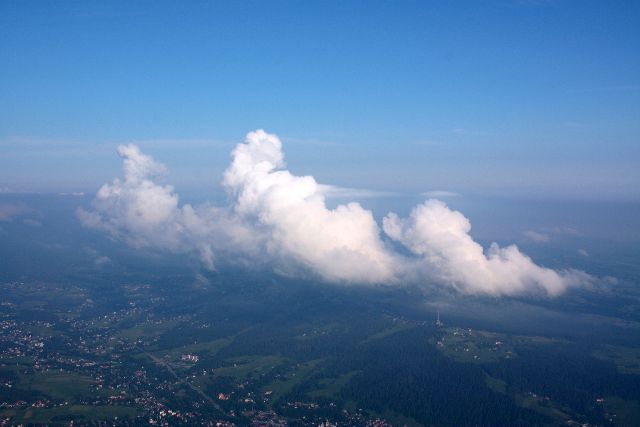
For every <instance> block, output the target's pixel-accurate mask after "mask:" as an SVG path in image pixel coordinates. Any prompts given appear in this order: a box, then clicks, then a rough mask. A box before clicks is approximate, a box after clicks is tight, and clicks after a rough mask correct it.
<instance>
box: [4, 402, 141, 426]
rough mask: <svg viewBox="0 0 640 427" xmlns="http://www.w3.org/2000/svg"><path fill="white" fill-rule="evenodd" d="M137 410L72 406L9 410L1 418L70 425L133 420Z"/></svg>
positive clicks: (124, 407)
mask: <svg viewBox="0 0 640 427" xmlns="http://www.w3.org/2000/svg"><path fill="white" fill-rule="evenodd" d="M139 414H140V413H139V411H137V410H136V409H135V408H130V407H126V406H88V405H70V406H61V407H57V408H27V409H17V410H14V409H8V410H5V411H2V412H0V416H3V417H11V421H12V422H14V423H41V424H43V423H47V424H64V425H68V424H69V420H76V421H77V420H102V419H108V418H115V417H120V418H126V417H129V418H133V417H135V416H136V415H139Z"/></svg>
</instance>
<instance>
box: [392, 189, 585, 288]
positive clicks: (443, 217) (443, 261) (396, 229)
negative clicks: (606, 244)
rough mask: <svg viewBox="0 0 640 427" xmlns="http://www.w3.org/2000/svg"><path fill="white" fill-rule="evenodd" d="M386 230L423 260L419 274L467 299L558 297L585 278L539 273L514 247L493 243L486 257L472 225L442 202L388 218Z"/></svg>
mask: <svg viewBox="0 0 640 427" xmlns="http://www.w3.org/2000/svg"><path fill="white" fill-rule="evenodd" d="M383 224H384V231H385V232H386V233H387V235H389V236H390V237H391V238H392V239H394V240H397V241H398V242H400V243H402V244H403V245H404V246H405V247H407V248H408V249H409V250H410V251H411V252H412V253H413V254H415V255H416V256H418V257H419V258H418V261H417V262H416V263H415V268H416V269H418V270H419V271H421V272H422V273H423V274H424V275H425V276H427V277H433V278H434V279H436V280H437V281H439V282H442V283H446V284H449V285H451V286H453V287H454V288H456V289H458V290H459V291H462V292H465V293H469V294H489V295H515V294H522V293H528V292H536V291H543V292H544V293H546V294H548V295H558V294H560V293H562V292H563V291H565V289H566V288H567V287H569V286H572V285H577V284H578V283H579V282H580V281H581V280H583V279H584V278H585V277H584V276H585V275H583V274H581V273H579V272H574V271H566V272H560V273H559V272H556V271H554V270H551V269H548V268H543V267H540V266H538V265H536V264H535V263H534V262H533V261H532V260H531V258H529V257H528V256H526V255H524V254H523V253H522V252H520V250H519V249H518V248H517V247H516V246H515V245H510V246H507V247H505V248H501V247H499V246H498V245H497V244H496V243H492V244H491V246H490V247H489V249H488V250H487V251H486V253H485V251H484V249H483V248H482V246H480V244H478V243H477V242H475V241H474V240H473V238H472V237H471V236H470V235H469V231H470V230H471V224H470V223H469V220H468V219H467V218H466V217H465V216H464V215H463V214H462V213H460V212H458V211H452V210H451V209H449V208H448V207H447V205H445V204H444V203H443V202H441V201H439V200H433V199H432V200H428V201H426V202H425V203H423V204H421V205H418V206H417V207H415V208H414V209H413V211H412V212H411V214H410V215H409V218H406V219H401V218H399V217H398V216H397V215H396V214H394V213H390V214H389V215H387V216H386V217H385V218H384V222H383Z"/></svg>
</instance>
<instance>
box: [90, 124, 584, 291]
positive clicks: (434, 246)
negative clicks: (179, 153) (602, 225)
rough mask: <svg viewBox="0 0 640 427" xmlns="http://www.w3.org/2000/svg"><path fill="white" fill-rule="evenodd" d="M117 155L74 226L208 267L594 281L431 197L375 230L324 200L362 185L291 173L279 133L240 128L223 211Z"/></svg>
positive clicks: (395, 279)
mask: <svg viewBox="0 0 640 427" xmlns="http://www.w3.org/2000/svg"><path fill="white" fill-rule="evenodd" d="M118 154H119V155H120V157H122V159H123V172H124V178H123V179H122V180H120V179H115V180H114V181H113V182H112V183H111V184H105V185H104V186H102V187H101V188H100V190H99V191H98V193H97V195H96V197H95V199H94V200H93V205H92V209H91V210H88V211H87V210H80V211H79V212H78V215H79V217H80V220H81V221H82V223H83V224H84V225H85V226H88V227H91V228H95V229H99V230H103V231H105V232H106V233H108V234H109V235H110V236H111V237H112V238H114V239H121V240H124V241H126V242H128V243H129V244H131V245H133V246H137V247H151V248H159V249H167V250H171V251H176V252H194V253H197V254H199V256H200V258H201V260H202V261H203V262H204V263H205V264H206V265H207V266H208V267H210V268H213V266H214V265H215V263H214V261H215V262H236V263H245V264H247V265H256V264H258V265H263V266H270V267H271V268H273V269H274V270H275V271H277V272H279V273H281V274H288V275H312V276H316V277H318V278H321V279H323V280H325V281H328V282H337V283H354V284H391V285H401V284H406V283H413V284H421V283H429V284H440V285H442V286H450V287H452V288H454V289H456V290H457V291H459V292H462V293H468V294H487V295H516V294H536V293H537V294H546V295H552V296H553V295H558V294H560V293H562V292H563V291H565V290H566V289H567V288H569V287H571V286H577V285H579V284H580V283H582V282H586V281H589V280H591V279H590V276H588V275H586V274H585V273H582V272H578V271H554V270H551V269H548V268H544V267H540V266H538V265H536V264H535V263H534V262H533V261H532V260H531V258H529V257H527V256H526V255H524V254H523V253H521V252H520V251H519V250H518V248H517V247H516V246H514V245H511V246H507V247H499V246H498V245H497V244H495V243H494V244H492V245H491V246H490V247H489V248H488V249H487V250H486V251H485V250H484V249H483V248H482V246H480V245H479V244H478V243H476V242H475V241H474V240H473V239H472V237H471V236H470V234H469V232H470V229H471V225H470V223H469V220H468V219H467V218H466V217H464V215H462V213H460V212H458V211H453V210H451V209H449V208H448V207H447V206H446V204H444V203H443V202H441V201H438V200H433V199H431V200H427V201H426V202H424V203H423V204H421V205H418V206H417V207H415V208H414V209H413V211H412V212H411V214H410V215H409V217H407V218H400V217H399V216H398V215H396V214H394V213H389V214H388V215H387V216H386V217H385V218H384V219H383V221H382V227H381V226H380V225H379V224H378V223H377V221H376V220H375V219H374V216H373V214H372V212H371V211H369V210H367V209H365V208H363V207H362V206H361V205H360V204H359V203H356V202H349V203H345V204H339V205H338V206H336V207H335V208H329V207H328V206H327V204H326V198H327V197H329V196H331V195H332V193H333V194H336V193H338V194H341V195H342V196H358V193H357V192H354V191H353V190H352V189H338V187H333V186H328V185H322V184H319V183H318V182H316V180H315V178H313V177H312V176H296V175H293V174H292V173H291V172H290V171H289V170H287V169H286V164H285V161H284V154H283V151H282V143H281V141H280V139H279V138H278V137H277V136H276V135H272V134H268V133H266V132H265V131H263V130H257V131H255V132H250V133H249V134H247V137H246V140H245V142H244V143H241V144H238V145H237V146H236V147H235V149H234V150H233V152H232V154H231V164H230V165H229V167H228V168H227V170H226V171H225V173H224V178H223V182H222V185H223V186H224V188H225V189H226V191H227V192H228V194H229V199H230V204H229V206H226V207H216V206H212V205H209V204H205V205H200V206H191V205H189V204H184V205H180V203H179V198H178V195H177V194H176V193H175V192H174V190H173V188H172V187H171V186H169V185H163V184H162V183H161V181H162V177H163V175H164V173H165V167H164V166H163V165H161V164H159V163H157V162H155V161H154V160H153V159H152V158H151V157H149V156H147V155H145V154H143V153H142V152H141V151H140V150H139V148H138V147H136V146H135V145H123V146H120V147H118ZM364 194H367V193H364ZM448 194H449V192H440V195H441V196H445V195H448ZM360 196H361V197H362V194H360ZM402 247H403V249H400V248H402Z"/></svg>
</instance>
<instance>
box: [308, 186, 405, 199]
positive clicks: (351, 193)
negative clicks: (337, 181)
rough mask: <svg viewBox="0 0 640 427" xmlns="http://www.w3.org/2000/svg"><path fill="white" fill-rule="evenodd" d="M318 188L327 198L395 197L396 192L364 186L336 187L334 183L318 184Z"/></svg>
mask: <svg viewBox="0 0 640 427" xmlns="http://www.w3.org/2000/svg"><path fill="white" fill-rule="evenodd" d="M318 190H319V191H320V192H321V193H322V194H324V196H325V197H327V198H333V199H346V198H354V199H369V198H375V197H396V196H398V193H394V192H392V191H377V190H368V189H364V188H349V187H338V186H335V185H326V184H318Z"/></svg>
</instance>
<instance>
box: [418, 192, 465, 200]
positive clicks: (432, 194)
mask: <svg viewBox="0 0 640 427" xmlns="http://www.w3.org/2000/svg"><path fill="white" fill-rule="evenodd" d="M420 195H421V196H423V197H429V198H434V199H437V198H444V197H456V196H458V195H459V194H458V193H454V192H453V191H446V190H432V191H425V192H424V193H420Z"/></svg>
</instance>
